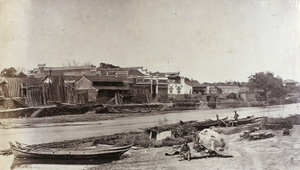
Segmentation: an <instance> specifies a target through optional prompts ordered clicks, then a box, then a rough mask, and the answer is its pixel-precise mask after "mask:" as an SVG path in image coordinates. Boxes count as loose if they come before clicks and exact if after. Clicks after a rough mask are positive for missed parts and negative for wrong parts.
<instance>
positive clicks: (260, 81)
mask: <svg viewBox="0 0 300 170" xmlns="http://www.w3.org/2000/svg"><path fill="white" fill-rule="evenodd" d="M248 86H249V88H250V89H252V90H254V89H258V90H260V91H261V95H262V96H263V97H265V98H266V99H267V94H268V93H269V92H271V96H272V97H282V96H283V95H285V94H286V91H285V89H284V87H283V83H282V79H281V78H280V77H278V76H277V77H274V74H273V73H271V72H259V73H256V74H255V75H251V76H249V77H248Z"/></svg>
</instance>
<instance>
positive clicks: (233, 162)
mask: <svg viewBox="0 0 300 170" xmlns="http://www.w3.org/2000/svg"><path fill="white" fill-rule="evenodd" d="M274 133H275V136H274V137H273V138H268V139H262V140H240V138H239V134H238V133H237V134H231V135H223V136H224V139H225V141H226V142H227V144H228V145H229V149H228V152H230V153H231V154H232V155H233V157H231V158H220V157H211V158H202V159H200V158H199V157H200V153H195V152H194V151H192V159H191V161H179V160H180V157H179V156H178V155H174V156H165V153H166V152H169V151H170V150H171V147H162V148H144V149H139V150H130V151H129V152H127V153H126V154H125V155H124V158H123V159H121V160H118V161H114V162H113V163H108V164H102V165H98V166H88V167H87V169H172V170H173V169H295V170H296V169H299V167H300V160H299V157H300V153H299V152H298V150H299V149H300V140H299V139H300V126H294V128H293V129H292V130H291V135H290V136H282V131H281V130H277V131H274ZM189 145H190V147H191V143H190V144H189Z"/></svg>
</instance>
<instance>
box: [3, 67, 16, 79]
mask: <svg viewBox="0 0 300 170" xmlns="http://www.w3.org/2000/svg"><path fill="white" fill-rule="evenodd" d="M1 76H2V77H17V76H18V74H17V70H16V69H15V68H14V67H10V68H5V69H3V70H2V71H1Z"/></svg>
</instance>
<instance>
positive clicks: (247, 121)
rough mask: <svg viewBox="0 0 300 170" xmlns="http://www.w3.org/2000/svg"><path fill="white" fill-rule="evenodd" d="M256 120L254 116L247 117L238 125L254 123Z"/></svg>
mask: <svg viewBox="0 0 300 170" xmlns="http://www.w3.org/2000/svg"><path fill="white" fill-rule="evenodd" d="M254 120H255V118H254V116H247V117H246V118H241V119H238V125H243V124H248V123H252V122H253V121H254Z"/></svg>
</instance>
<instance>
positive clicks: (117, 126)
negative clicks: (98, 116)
mask: <svg viewBox="0 0 300 170" xmlns="http://www.w3.org/2000/svg"><path fill="white" fill-rule="evenodd" d="M299 109H300V108H299V104H289V105H277V106H270V107H269V106H268V107H243V108H228V109H214V110H212V109H210V110H189V111H182V112H174V113H167V114H162V115H149V116H141V117H123V118H118V119H115V120H104V121H94V122H88V123H84V124H82V125H78V123H74V124H72V123H68V124H61V123H60V124H55V123H53V124H42V123H41V124H38V125H36V126H37V127H35V128H15V129H0V136H1V140H0V150H2V149H8V148H9V145H8V142H9V141H19V142H23V143H28V144H37V143H45V142H54V141H62V140H71V139H80V138H86V137H93V136H102V135H110V134H114V133H120V132H129V131H137V130H140V129H142V128H147V127H152V126H157V125H165V124H173V123H177V122H179V121H180V120H181V121H190V120H198V121H203V120H205V119H216V114H218V115H219V116H220V118H223V117H226V116H229V117H232V116H233V112H234V110H236V111H237V112H238V114H239V115H240V117H239V118H243V117H247V116H249V115H254V116H255V117H260V116H269V117H287V116H289V115H290V114H299ZM62 125H63V126H62ZM12 161H13V157H12V156H6V157H3V156H0V165H3V163H5V165H9V167H10V165H11V164H12ZM32 166H33V165H32ZM40 166H46V165H43V164H42V165H40ZM57 166H59V165H57ZM81 166H82V165H78V166H76V167H80V168H79V169H81V168H82V167H81ZM26 167H28V165H27V166H26ZM29 167H31V166H29ZM52 167H53V165H52V166H50V168H52ZM54 167H56V165H55V166H54ZM71 167H72V166H71ZM6 168H7V167H6ZM32 168H33V167H31V168H29V169H32ZM40 168H41V167H40ZM57 168H59V167H56V168H53V169H57ZM74 168H75V167H72V168H71V169H74ZM42 169H43V168H42ZM47 169H48V168H47ZM64 169H65V168H64Z"/></svg>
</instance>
